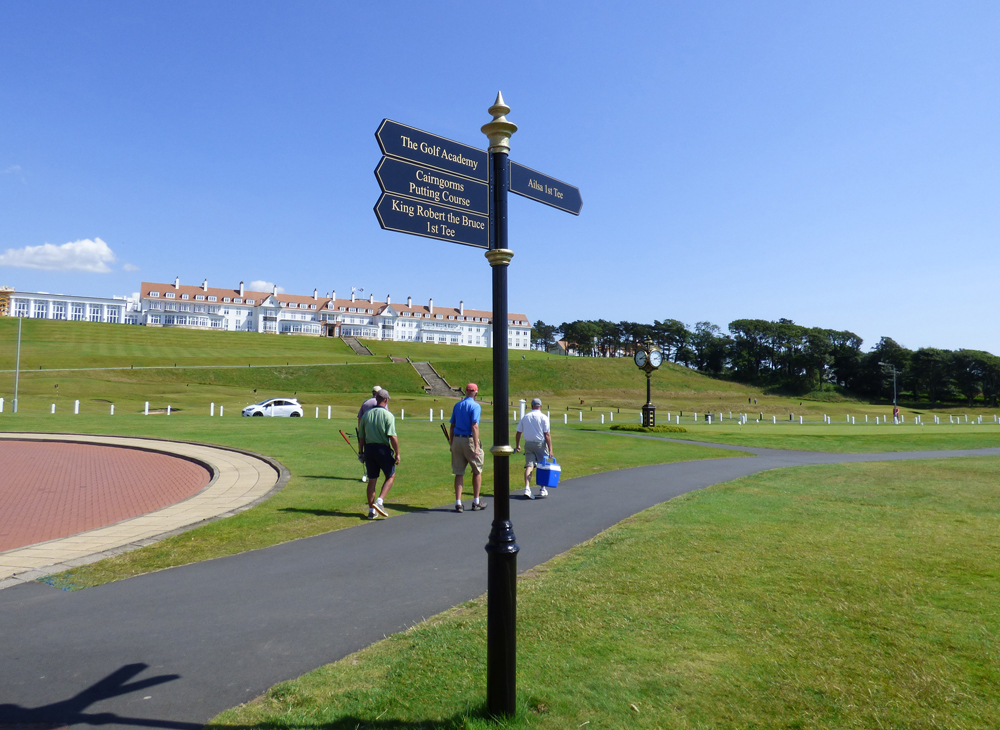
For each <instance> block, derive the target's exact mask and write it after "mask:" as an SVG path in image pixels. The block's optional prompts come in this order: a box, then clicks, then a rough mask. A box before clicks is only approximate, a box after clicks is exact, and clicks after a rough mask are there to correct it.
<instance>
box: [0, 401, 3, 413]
mask: <svg viewBox="0 0 1000 730" xmlns="http://www.w3.org/2000/svg"><path fill="white" fill-rule="evenodd" d="M0 413H3V398H0Z"/></svg>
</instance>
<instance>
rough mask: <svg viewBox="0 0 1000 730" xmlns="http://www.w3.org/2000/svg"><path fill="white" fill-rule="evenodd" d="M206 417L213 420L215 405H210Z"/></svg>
mask: <svg viewBox="0 0 1000 730" xmlns="http://www.w3.org/2000/svg"><path fill="white" fill-rule="evenodd" d="M208 416H209V418H213V417H214V416H215V404H214V403H212V404H211V406H210V407H209V409H208Z"/></svg>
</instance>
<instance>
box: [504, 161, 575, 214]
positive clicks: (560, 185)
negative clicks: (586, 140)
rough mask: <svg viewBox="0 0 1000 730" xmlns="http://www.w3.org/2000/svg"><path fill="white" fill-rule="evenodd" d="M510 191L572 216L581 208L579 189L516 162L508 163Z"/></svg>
mask: <svg viewBox="0 0 1000 730" xmlns="http://www.w3.org/2000/svg"><path fill="white" fill-rule="evenodd" d="M510 191H511V192H512V193H517V194H518V195H523V196H524V197H526V198H531V199H532V200H537V201H538V202H539V203H545V205H551V206H552V207H553V208H558V209H559V210H565V211H566V212H567V213H572V214H573V215H580V208H582V207H583V198H582V197H580V188H578V187H575V186H573V185H570V184H569V183H564V182H563V181H562V180H556V179H555V178H554V177H549V176H548V175H544V174H542V173H540V172H538V170H532V169H531V168H530V167H525V166H524V165H519V164H518V163H516V162H511V163H510Z"/></svg>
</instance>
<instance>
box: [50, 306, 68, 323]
mask: <svg viewBox="0 0 1000 730" xmlns="http://www.w3.org/2000/svg"><path fill="white" fill-rule="evenodd" d="M52 319H66V305H65V304H64V303H63V302H53V304H52Z"/></svg>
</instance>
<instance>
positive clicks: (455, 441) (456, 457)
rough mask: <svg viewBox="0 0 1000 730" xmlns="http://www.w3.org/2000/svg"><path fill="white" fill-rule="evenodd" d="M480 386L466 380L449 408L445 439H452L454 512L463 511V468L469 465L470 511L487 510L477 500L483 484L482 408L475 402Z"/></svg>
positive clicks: (484, 504)
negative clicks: (462, 393) (449, 415)
mask: <svg viewBox="0 0 1000 730" xmlns="http://www.w3.org/2000/svg"><path fill="white" fill-rule="evenodd" d="M478 392H479V386H478V385H476V384H475V383H469V384H468V385H466V386H465V398H463V399H462V400H460V401H459V402H458V403H456V404H455V407H454V408H452V409H451V427H450V428H449V429H448V440H449V441H451V473H452V474H454V475H455V511H456V512H464V511H465V507H464V506H463V505H462V488H463V487H464V486H465V467H466V466H471V467H472V511H473V512H476V511H478V510H482V509H486V503H485V502H480V501H479V489H480V488H481V487H482V486H483V442H482V441H480V440H479V416H480V414H481V413H482V411H483V407H482V406H481V405H479V404H478V403H476V394H477V393H478Z"/></svg>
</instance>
